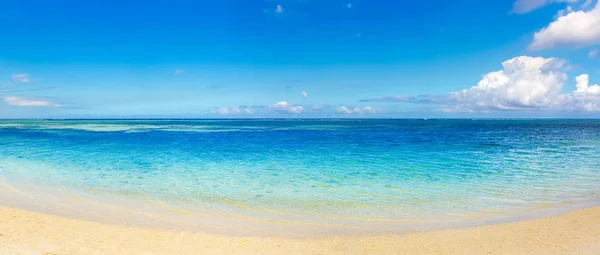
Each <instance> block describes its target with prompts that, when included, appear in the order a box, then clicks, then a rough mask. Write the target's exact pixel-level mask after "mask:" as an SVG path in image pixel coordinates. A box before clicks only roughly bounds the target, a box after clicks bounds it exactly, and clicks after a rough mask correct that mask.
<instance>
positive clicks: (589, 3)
mask: <svg viewBox="0 0 600 255" xmlns="http://www.w3.org/2000/svg"><path fill="white" fill-rule="evenodd" d="M590 6H592V0H585V3H583V4H582V5H581V8H582V9H587V8H588V7H590Z"/></svg>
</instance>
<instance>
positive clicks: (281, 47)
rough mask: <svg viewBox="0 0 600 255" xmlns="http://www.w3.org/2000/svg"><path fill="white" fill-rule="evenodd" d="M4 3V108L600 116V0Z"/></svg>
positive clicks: (158, 114) (28, 112)
mask: <svg viewBox="0 0 600 255" xmlns="http://www.w3.org/2000/svg"><path fill="white" fill-rule="evenodd" d="M2 5H3V6H2V8H0V31H2V33H0V118H271V117H273V118H313V117H314V118H325V117H331V118H338V117H339V118H343V117H347V118H446V117H448V118H453V117H467V118H513V117H526V118H530V117H532V118H535V117H540V118H545V117H552V118H554V117H560V118H563V117H585V118H588V117H589V118H598V117H600V86H598V85H596V84H598V83H600V64H599V63H600V5H598V4H597V0H498V1H473V0H456V1H442V0H439V1H438V0H432V1H390V0H388V1H383V0H369V1H366V0H356V1H353V0H320V1H317V0H256V1H255V0H235V1H234V0H223V1H183V0H181V1H177V0H173V1H131V0H129V1H128V0H124V1H77V0H71V1H65V0H57V1H33V0H21V1H7V2H5V3H3V4H2Z"/></svg>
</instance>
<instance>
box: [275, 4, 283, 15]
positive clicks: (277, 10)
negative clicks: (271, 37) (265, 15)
mask: <svg viewBox="0 0 600 255" xmlns="http://www.w3.org/2000/svg"><path fill="white" fill-rule="evenodd" d="M275 12H276V13H283V7H281V5H279V4H278V5H277V7H275Z"/></svg>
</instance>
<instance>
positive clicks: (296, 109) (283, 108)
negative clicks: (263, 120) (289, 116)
mask: <svg viewBox="0 0 600 255" xmlns="http://www.w3.org/2000/svg"><path fill="white" fill-rule="evenodd" d="M267 108H269V109H271V110H274V111H277V112H282V113H295V114H299V113H302V111H304V107H303V106H301V105H291V104H289V103H288V102H285V101H282V102H277V103H275V104H272V105H269V106H267Z"/></svg>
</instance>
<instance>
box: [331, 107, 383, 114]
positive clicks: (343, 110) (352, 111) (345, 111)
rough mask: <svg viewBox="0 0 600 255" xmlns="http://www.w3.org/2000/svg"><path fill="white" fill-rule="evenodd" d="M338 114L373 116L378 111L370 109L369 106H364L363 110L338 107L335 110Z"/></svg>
mask: <svg viewBox="0 0 600 255" xmlns="http://www.w3.org/2000/svg"><path fill="white" fill-rule="evenodd" d="M336 111H337V112H338V113H342V114H360V115H363V114H375V113H378V112H380V111H379V110H376V109H375V108H373V107H371V106H365V107H363V108H359V107H348V106H343V105H342V106H340V107H338V108H337V110H336Z"/></svg>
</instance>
